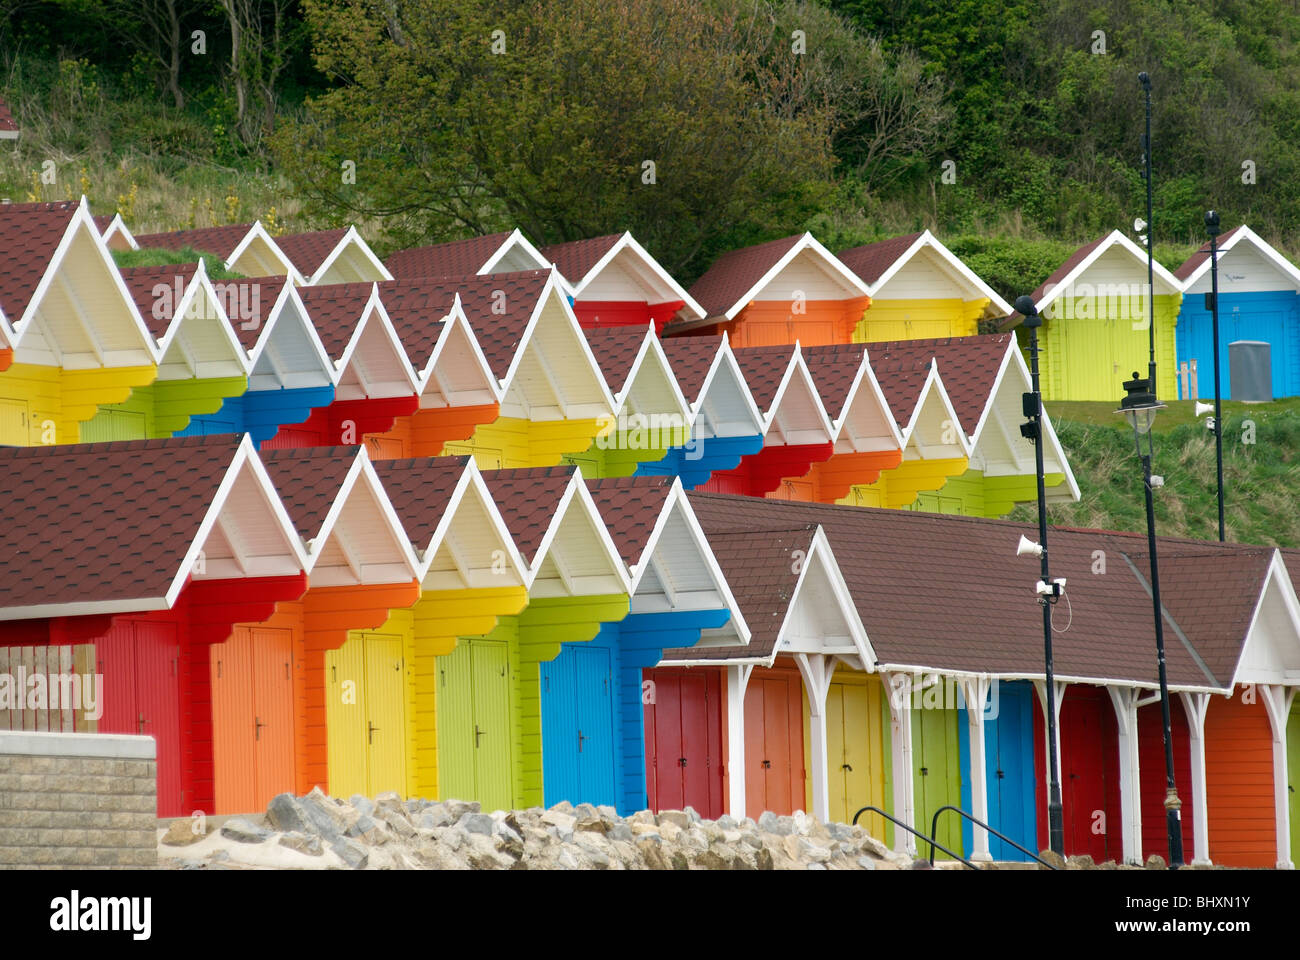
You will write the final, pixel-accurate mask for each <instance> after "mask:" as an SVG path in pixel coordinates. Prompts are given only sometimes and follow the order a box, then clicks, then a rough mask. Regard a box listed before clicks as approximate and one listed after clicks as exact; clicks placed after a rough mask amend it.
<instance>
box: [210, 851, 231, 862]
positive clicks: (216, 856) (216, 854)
mask: <svg viewBox="0 0 1300 960" xmlns="http://www.w3.org/2000/svg"><path fill="white" fill-rule="evenodd" d="M208 859H209V860H213V861H215V862H218V863H220V862H222V861H224V860H229V859H230V851H229V850H214V851H212V856H210V857H208Z"/></svg>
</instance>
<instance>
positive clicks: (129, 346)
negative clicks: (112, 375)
mask: <svg viewBox="0 0 1300 960" xmlns="http://www.w3.org/2000/svg"><path fill="white" fill-rule="evenodd" d="M9 321H10V323H12V324H13V330H14V344H13V345H14V361H15V362H17V363H36V364H40V365H43V366H58V367H62V368H63V369H65V370H89V369H97V368H105V367H109V368H111V367H130V366H149V365H152V364H156V363H157V360H158V353H157V344H156V343H155V341H154V338H153V336H152V335H151V334H150V333H149V330H148V329H147V328H146V326H145V324H144V320H143V318H142V317H141V316H140V313H139V311H138V310H137V309H136V305H135V301H134V299H133V298H132V297H131V293H130V291H128V290H127V288H126V283H125V281H123V279H122V275H121V273H119V272H118V269H117V264H116V263H114V261H113V257H112V254H110V253H109V251H108V247H107V246H105V244H104V240H103V237H102V236H100V233H99V230H98V229H97V228H96V227H95V222H94V219H93V218H92V217H91V215H90V207H89V205H88V204H87V202H86V198H85V197H82V198H81V202H80V204H78V205H77V206H76V208H75V209H74V211H73V213H72V216H71V217H70V219H69V220H68V223H67V226H66V228H65V229H64V231H63V235H62V237H61V238H60V240H59V242H58V245H57V246H56V247H55V249H54V252H53V254H52V255H51V257H50V259H49V262H48V264H47V265H46V267H45V270H44V273H43V274H42V275H41V279H40V281H39V282H38V283H37V285H36V288H35V289H34V290H33V292H32V294H31V297H30V298H29V299H28V300H27V301H26V304H25V306H24V308H23V311H22V314H21V315H20V316H18V317H10V318H9Z"/></svg>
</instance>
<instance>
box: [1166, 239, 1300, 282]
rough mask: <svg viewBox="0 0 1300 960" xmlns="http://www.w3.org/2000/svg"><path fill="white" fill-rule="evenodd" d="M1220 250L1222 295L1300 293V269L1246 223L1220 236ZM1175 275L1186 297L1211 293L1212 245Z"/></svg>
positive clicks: (1189, 260)
mask: <svg viewBox="0 0 1300 960" xmlns="http://www.w3.org/2000/svg"><path fill="white" fill-rule="evenodd" d="M1218 248H1219V252H1218V261H1219V293H1221V294H1222V293H1236V292H1246V293H1255V292H1260V291H1265V290H1300V268H1297V267H1296V265H1295V264H1293V263H1292V262H1291V261H1290V260H1288V259H1287V258H1286V257H1284V256H1283V255H1282V254H1281V253H1279V252H1278V251H1277V248H1275V247H1274V246H1273V245H1272V244H1270V243H1268V241H1266V240H1264V239H1263V238H1262V237H1260V236H1259V234H1257V233H1255V231H1254V230H1251V229H1250V227H1248V226H1246V225H1245V224H1242V225H1241V226H1239V227H1237V228H1235V229H1233V230H1230V231H1228V233H1226V234H1224V235H1223V236H1222V237H1220V238H1219V243H1218ZM1176 275H1177V276H1179V277H1181V278H1182V283H1183V288H1182V289H1183V295H1184V296H1186V295H1187V294H1199V293H1209V292H1210V288H1211V286H1212V278H1211V276H1210V245H1209V244H1208V243H1206V244H1205V245H1203V246H1202V247H1201V248H1200V249H1199V250H1197V251H1196V253H1194V254H1192V256H1191V257H1189V258H1188V259H1187V260H1186V261H1185V262H1184V264H1183V266H1182V267H1180V268H1179V269H1178V271H1177V274H1176Z"/></svg>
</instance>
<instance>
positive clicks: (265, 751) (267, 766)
mask: <svg viewBox="0 0 1300 960" xmlns="http://www.w3.org/2000/svg"><path fill="white" fill-rule="evenodd" d="M251 634H252V636H251V638H250V639H251V641H252V661H253V670H252V676H251V678H250V680H251V684H252V688H253V698H252V702H253V710H254V713H253V747H254V771H253V783H254V792H253V806H252V807H250V808H249V809H251V810H265V809H266V805H267V804H268V803H270V802H271V799H272V798H273V797H275V796H276V795H278V794H281V793H287V792H292V791H293V787H294V779H295V778H294V773H295V770H294V761H293V744H294V723H293V631H292V630H286V629H283V628H278V629H277V628H270V627H258V628H256V629H254V630H252V631H251Z"/></svg>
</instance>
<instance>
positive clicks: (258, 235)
mask: <svg viewBox="0 0 1300 960" xmlns="http://www.w3.org/2000/svg"><path fill="white" fill-rule="evenodd" d="M258 239H261V240H262V241H264V242H265V243H266V245H267V246H268V247H270V248H271V253H272V254H273V255H274V256H275V257H277V258H278V259H279V261H280V263H281V264H283V265H284V272H285V273H286V274H288V275H289V276H290V277H292V278H293V282H294V283H295V284H297V285H298V286H302V285H304V284H305V282H306V281H305V280H304V278H303V275H302V274H301V273H299V272H298V268H297V267H295V266H294V265H293V261H291V260H290V259H289V258H288V257H287V256H285V254H284V251H283V250H281V249H280V245H279V244H278V243H276V242H275V240H274V239H272V237H271V235H270V234H269V233H267V232H266V228H265V227H264V226H262V221H261V220H254V221H253V225H252V226H251V227H249V228H248V232H247V233H246V234H244V239H242V240H240V241H239V243H238V244H236V245H235V249H234V250H232V251H231V252H230V257H229V259H227V260H226V269H227V270H230V269H233V264H234V263H236V262H237V261H238V260H239V258H240V257H242V256H243V255H244V253H245V251H247V250H248V248H249V247H250V246H252V243H253V241H254V240H258ZM277 273H278V271H277Z"/></svg>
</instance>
